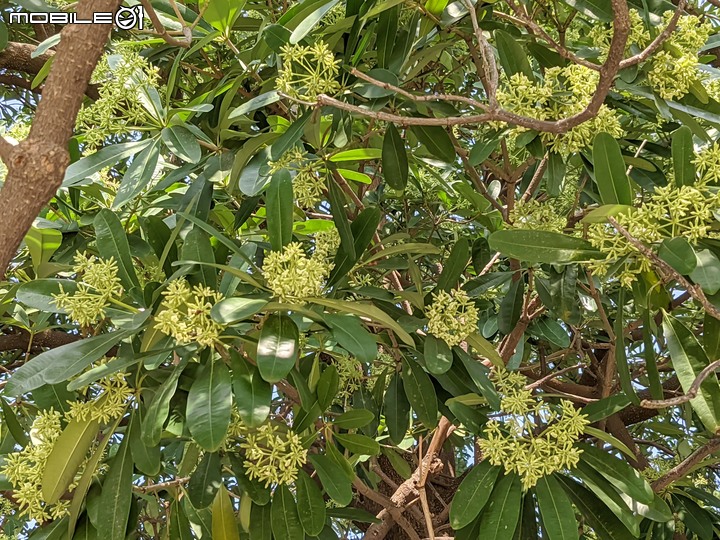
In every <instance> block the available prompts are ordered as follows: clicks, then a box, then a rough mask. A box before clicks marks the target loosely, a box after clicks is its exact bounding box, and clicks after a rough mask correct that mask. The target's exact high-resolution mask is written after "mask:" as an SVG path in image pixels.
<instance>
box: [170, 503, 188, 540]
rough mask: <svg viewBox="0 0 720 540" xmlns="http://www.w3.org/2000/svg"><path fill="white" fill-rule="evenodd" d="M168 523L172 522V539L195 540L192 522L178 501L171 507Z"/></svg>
mask: <svg viewBox="0 0 720 540" xmlns="http://www.w3.org/2000/svg"><path fill="white" fill-rule="evenodd" d="M168 521H169V522H170V527H169V529H170V538H172V539H173V540H193V536H192V533H191V532H190V530H191V529H190V520H189V519H188V517H187V515H186V514H185V510H184V509H183V506H182V504H180V502H179V501H178V500H177V499H176V500H174V501H173V502H172V504H171V505H170V513H169V515H168Z"/></svg>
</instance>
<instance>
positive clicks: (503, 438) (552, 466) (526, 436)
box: [479, 369, 589, 490]
mask: <svg viewBox="0 0 720 540" xmlns="http://www.w3.org/2000/svg"><path fill="white" fill-rule="evenodd" d="M524 382H525V381H524V377H523V376H522V375H521V374H519V373H516V372H508V371H505V370H504V369H500V370H496V371H495V385H496V386H497V388H498V390H499V391H500V393H501V395H502V400H501V410H502V411H503V413H505V414H506V417H505V421H504V422H501V421H498V420H490V421H488V423H487V424H486V425H485V430H484V434H485V437H486V438H485V439H480V441H479V444H480V449H481V450H482V452H483V456H484V457H485V458H486V459H487V460H488V461H489V462H490V463H492V464H493V465H497V466H501V467H503V468H504V469H505V471H506V472H515V473H517V474H518V476H520V479H521V481H522V485H523V488H524V489H526V490H527V489H530V488H531V487H533V486H534V485H535V484H536V483H537V481H538V480H539V479H540V478H542V477H543V476H547V475H549V474H552V473H554V472H557V471H562V470H566V469H572V468H573V467H574V466H575V465H577V463H578V461H579V460H580V454H582V450H580V449H579V448H577V447H576V446H575V443H576V442H577V441H578V439H579V437H580V435H582V434H583V432H584V430H585V426H587V425H588V424H589V422H588V420H587V418H586V417H585V416H584V415H582V414H581V413H580V411H579V410H578V409H576V408H575V407H574V406H573V404H572V402H570V401H567V400H561V401H560V411H557V410H555V409H554V408H552V407H551V406H550V405H548V404H547V403H545V402H544V401H543V400H542V399H540V398H537V397H535V396H533V394H532V392H531V391H530V390H526V389H525V388H524ZM538 418H539V419H541V421H542V425H540V424H538V422H537V421H536V419H538ZM540 427H542V430H541V431H540V433H539V434H538V428H540Z"/></svg>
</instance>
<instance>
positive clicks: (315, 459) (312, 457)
mask: <svg viewBox="0 0 720 540" xmlns="http://www.w3.org/2000/svg"><path fill="white" fill-rule="evenodd" d="M308 460H309V461H310V462H311V463H312V465H313V467H314V468H315V472H317V474H318V476H319V477H320V481H321V482H322V485H323V487H324V488H325V492H326V493H327V494H328V496H329V497H330V498H331V499H332V500H334V501H335V502H336V503H338V504H339V505H340V506H347V505H348V504H350V501H352V498H353V490H352V484H351V483H350V480H349V479H348V477H347V476H346V475H345V472H344V471H343V469H342V467H341V466H340V465H338V464H337V463H335V461H333V460H332V459H330V458H329V457H328V456H326V455H322V454H309V455H308Z"/></svg>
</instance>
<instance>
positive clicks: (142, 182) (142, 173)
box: [111, 140, 160, 210]
mask: <svg viewBox="0 0 720 540" xmlns="http://www.w3.org/2000/svg"><path fill="white" fill-rule="evenodd" d="M159 159H160V144H159V143H158V142H157V140H154V141H153V143H152V144H151V145H150V146H148V147H147V148H145V150H143V151H142V152H140V153H139V154H138V155H137V156H135V157H134V158H133V161H132V163H131V164H130V166H129V167H128V168H127V171H126V172H125V174H124V175H123V179H122V182H120V187H119V188H118V190H117V195H115V199H114V200H113V203H112V206H111V208H112V210H117V209H119V208H122V207H123V205H124V204H125V203H127V202H129V201H131V200H133V199H134V198H135V197H137V196H138V195H139V194H140V193H141V192H142V190H143V189H145V187H146V186H147V185H148V184H149V183H150V182H151V181H152V179H153V173H154V172H155V167H157V163H158V160H159Z"/></svg>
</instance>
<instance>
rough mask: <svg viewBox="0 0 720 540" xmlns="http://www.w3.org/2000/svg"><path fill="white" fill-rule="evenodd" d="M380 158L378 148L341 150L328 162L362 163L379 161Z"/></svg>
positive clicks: (380, 152)
mask: <svg viewBox="0 0 720 540" xmlns="http://www.w3.org/2000/svg"><path fill="white" fill-rule="evenodd" d="M381 157H382V150H381V149H379V148H357V149H355V150H343V151H342V152H338V153H337V154H333V155H332V156H331V157H330V161H332V162H333V163H339V162H343V161H364V160H372V159H380V158H381Z"/></svg>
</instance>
